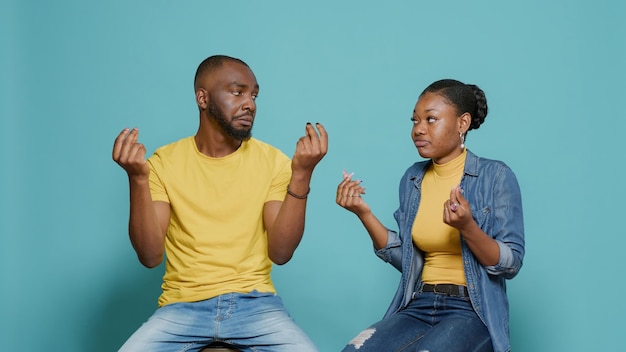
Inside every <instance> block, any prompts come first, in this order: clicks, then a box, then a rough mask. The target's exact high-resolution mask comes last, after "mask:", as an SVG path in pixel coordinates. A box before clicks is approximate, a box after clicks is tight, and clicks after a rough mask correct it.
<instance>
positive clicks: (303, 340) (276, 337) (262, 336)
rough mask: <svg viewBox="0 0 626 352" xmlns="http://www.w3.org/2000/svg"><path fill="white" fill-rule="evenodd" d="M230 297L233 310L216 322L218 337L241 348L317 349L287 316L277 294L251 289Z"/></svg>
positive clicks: (309, 351)
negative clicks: (251, 290)
mask: <svg viewBox="0 0 626 352" xmlns="http://www.w3.org/2000/svg"><path fill="white" fill-rule="evenodd" d="M231 297H232V299H233V301H232V304H233V305H234V306H235V307H236V309H233V310H232V312H233V313H232V314H231V315H229V316H228V318H226V319H224V320H222V321H220V322H219V329H218V337H219V338H220V339H223V340H225V341H227V342H231V343H233V344H235V345H237V346H239V347H240V348H241V349H242V350H244V351H258V352H261V351H263V352H265V351H267V352H269V351H272V352H282V351H285V352H287V351H302V352H314V351H318V350H317V348H316V347H315V345H314V344H313V342H312V341H311V339H310V338H309V337H308V336H307V334H306V333H305V332H304V331H303V330H302V329H301V328H300V327H299V326H298V325H297V324H296V322H295V321H294V319H293V318H292V317H291V316H290V315H289V312H288V311H287V309H286V308H285V306H284V305H283V302H282V299H281V298H280V297H279V296H277V295H274V294H273V293H263V292H257V291H253V292H251V293H248V294H233V295H232V296H231ZM248 347H249V348H248Z"/></svg>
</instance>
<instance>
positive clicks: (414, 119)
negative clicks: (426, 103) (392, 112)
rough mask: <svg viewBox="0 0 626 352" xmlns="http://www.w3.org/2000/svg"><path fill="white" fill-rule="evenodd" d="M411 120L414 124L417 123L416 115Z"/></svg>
mask: <svg viewBox="0 0 626 352" xmlns="http://www.w3.org/2000/svg"><path fill="white" fill-rule="evenodd" d="M411 122H413V124H414V125H417V119H416V118H415V117H411Z"/></svg>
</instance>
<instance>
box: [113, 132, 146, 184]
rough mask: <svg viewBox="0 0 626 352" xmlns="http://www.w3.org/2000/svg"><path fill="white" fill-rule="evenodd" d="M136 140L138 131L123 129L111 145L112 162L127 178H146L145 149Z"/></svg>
mask: <svg viewBox="0 0 626 352" xmlns="http://www.w3.org/2000/svg"><path fill="white" fill-rule="evenodd" d="M138 138H139V130H137V129H136V128H133V129H131V130H129V129H128V128H125V129H124V130H122V132H121V133H120V134H119V135H118V136H117V138H115V143H114V144H113V160H114V161H115V162H116V163H117V164H118V165H119V166H121V167H122V168H123V169H124V170H125V171H126V173H127V174H128V177H134V176H145V177H147V176H148V175H149V174H150V168H149V167H148V163H147V162H146V148H145V147H144V145H143V144H141V143H138V142H137V140H138Z"/></svg>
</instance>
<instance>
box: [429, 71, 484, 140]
mask: <svg viewBox="0 0 626 352" xmlns="http://www.w3.org/2000/svg"><path fill="white" fill-rule="evenodd" d="M425 93H435V94H439V95H441V96H442V97H443V98H444V99H445V100H446V101H447V103H448V104H450V105H452V106H454V107H455V108H456V110H457V113H458V115H462V114H464V113H466V112H467V113H469V114H470V116H471V118H472V121H471V123H470V126H469V129H468V131H469V130H474V129H477V128H478V127H480V125H481V124H482V123H483V122H484V121H485V117H487V110H488V108H487V97H486V96H485V92H483V90H482V89H480V88H478V86H476V85H474V84H465V83H463V82H459V81H457V80H454V79H442V80H439V81H436V82H433V83H432V84H431V85H429V86H428V87H426V89H424V91H423V92H422V94H420V97H422V96H423V95H424V94H425Z"/></svg>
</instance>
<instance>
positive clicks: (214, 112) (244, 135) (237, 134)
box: [209, 102, 252, 141]
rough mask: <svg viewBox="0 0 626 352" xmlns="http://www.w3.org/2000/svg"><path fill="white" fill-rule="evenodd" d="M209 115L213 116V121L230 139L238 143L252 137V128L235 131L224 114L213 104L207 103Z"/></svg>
mask: <svg viewBox="0 0 626 352" xmlns="http://www.w3.org/2000/svg"><path fill="white" fill-rule="evenodd" d="M209 115H210V116H213V118H214V119H215V121H217V123H218V124H219V125H220V127H222V130H223V131H224V132H226V134H227V135H228V136H230V137H231V138H233V139H236V140H238V141H246V140H248V139H250V137H252V126H250V128H248V129H243V128H242V129H237V128H235V127H233V125H232V124H231V121H230V120H229V119H228V118H227V117H226V114H224V112H223V111H222V110H220V108H218V107H217V105H215V104H214V103H213V102H210V103H209Z"/></svg>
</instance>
